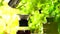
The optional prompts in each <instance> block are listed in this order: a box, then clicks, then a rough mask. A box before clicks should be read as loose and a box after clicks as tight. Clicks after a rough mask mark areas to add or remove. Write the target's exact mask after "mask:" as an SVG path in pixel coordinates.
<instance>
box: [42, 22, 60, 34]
mask: <svg viewBox="0 0 60 34" xmlns="http://www.w3.org/2000/svg"><path fill="white" fill-rule="evenodd" d="M43 27H44V34H59V33H58V24H57V23H55V22H52V23H46V24H44V25H43Z"/></svg>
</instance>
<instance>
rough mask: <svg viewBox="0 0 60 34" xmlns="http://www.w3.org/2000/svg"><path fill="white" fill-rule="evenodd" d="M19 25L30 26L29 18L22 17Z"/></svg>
mask: <svg viewBox="0 0 60 34" xmlns="http://www.w3.org/2000/svg"><path fill="white" fill-rule="evenodd" d="M19 26H28V20H26V19H21V20H20V21H19Z"/></svg>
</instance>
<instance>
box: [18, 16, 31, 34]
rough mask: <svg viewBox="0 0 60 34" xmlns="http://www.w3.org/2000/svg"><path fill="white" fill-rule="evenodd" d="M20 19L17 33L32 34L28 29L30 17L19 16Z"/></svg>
mask: <svg viewBox="0 0 60 34" xmlns="http://www.w3.org/2000/svg"><path fill="white" fill-rule="evenodd" d="M19 18H20V19H19V30H18V31H17V34H30V30H29V28H28V18H29V15H19Z"/></svg>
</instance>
